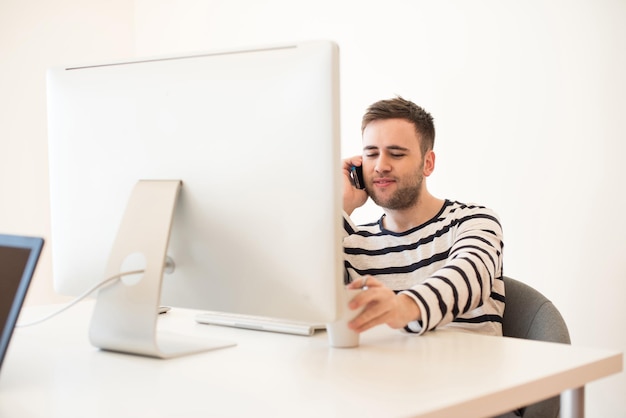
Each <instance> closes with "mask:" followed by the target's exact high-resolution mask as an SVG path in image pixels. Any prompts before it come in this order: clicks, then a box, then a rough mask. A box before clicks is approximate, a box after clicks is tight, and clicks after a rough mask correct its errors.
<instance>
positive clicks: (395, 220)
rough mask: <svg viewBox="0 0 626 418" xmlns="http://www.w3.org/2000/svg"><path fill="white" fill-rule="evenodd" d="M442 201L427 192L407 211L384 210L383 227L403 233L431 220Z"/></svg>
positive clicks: (439, 208) (437, 211)
mask: <svg viewBox="0 0 626 418" xmlns="http://www.w3.org/2000/svg"><path fill="white" fill-rule="evenodd" d="M443 203H444V201H443V200H442V199H437V198H436V197H434V196H433V195H431V194H430V193H428V192H424V193H423V194H422V195H420V197H419V199H418V201H417V202H416V203H415V205H413V206H411V207H410V208H407V209H401V210H389V209H385V218H384V220H383V225H384V227H385V229H388V230H390V231H393V232H404V231H408V230H409V229H411V228H415V227H416V226H419V225H422V224H423V223H425V222H427V221H429V220H431V219H432V218H433V217H434V216H435V215H436V214H437V213H439V211H440V210H441V207H442V206H443Z"/></svg>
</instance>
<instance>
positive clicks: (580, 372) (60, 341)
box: [0, 302, 622, 418]
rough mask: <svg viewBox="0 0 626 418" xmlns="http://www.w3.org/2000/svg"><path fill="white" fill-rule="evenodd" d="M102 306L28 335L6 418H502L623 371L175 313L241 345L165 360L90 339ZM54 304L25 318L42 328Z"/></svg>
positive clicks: (495, 346)
mask: <svg viewBox="0 0 626 418" xmlns="http://www.w3.org/2000/svg"><path fill="white" fill-rule="evenodd" d="M92 309H93V304H92V303H90V302H87V303H82V304H79V305H78V306H76V307H74V308H72V309H71V310H69V311H67V312H65V313H62V314H61V315H59V316H58V317H55V318H53V319H50V320H49V321H47V322H45V323H42V324H40V325H36V326H33V327H28V328H18V329H17V330H16V332H15V335H14V336H13V340H12V341H11V345H10V347H9V352H8V353H7V357H6V358H5V361H4V364H3V368H2V371H1V373H0V416H2V417H10V416H15V417H21V418H28V417H63V418H68V417H85V416H89V417H138V416H142V417H151V418H153V417H179V416H180V417H200V416H201V417H252V416H263V417H266V416H267V417H290V418H292V417H342V418H343V417H352V416H354V417H360V418H363V417H386V418H387V417H452V416H463V417H467V418H471V417H485V416H493V415H497V414H498V413H502V412H505V411H507V410H511V409H514V408H515V407H518V406H522V405H524V404H529V403H533V402H535V401H537V400H540V399H543V398H547V397H550V396H554V395H556V394H558V393H560V392H562V391H564V390H567V389H573V388H576V387H580V386H584V385H585V384H586V383H588V382H591V381H593V380H596V379H600V378H602V377H605V376H608V375H610V374H613V373H618V372H620V371H621V370H622V353H620V352H617V351H611V350H603V349H591V348H584V347H576V346H568V345H561V344H553V343H540V342H534V341H526V340H519V339H511V338H497V337H485V336H479V335H473V334H468V333H461V332H447V331H436V332H431V333H429V334H427V335H424V336H419V337H418V336H414V335H408V334H404V333H402V332H399V331H394V330H391V329H389V328H387V327H384V326H382V327H377V328H375V329H373V330H370V331H367V332H365V333H364V334H362V336H361V346H360V347H358V348H355V349H337V348H331V347H329V345H328V341H327V336H326V334H325V332H321V333H319V334H317V335H316V336H313V337H302V336H292V335H283V334H275V333H267V332H262V331H246V330H238V329H231V328H224V327H218V326H210V325H200V324H196V323H195V322H194V320H193V315H194V313H195V312H194V311H187V310H183V309H173V310H172V311H171V312H170V313H168V314H166V315H162V316H161V318H160V319H159V328H160V329H163V330H173V331H176V332H179V333H183V334H188V335H196V336H198V337H207V338H221V339H225V340H232V341H236V342H237V344H238V345H237V346H236V347H230V348H224V349H220V350H216V351H210V352H205V353H201V354H194V355H190V356H186V357H181V358H175V359H169V360H159V359H152V358H146V357H139V356H134V355H127V354H118V353H112V352H105V351H100V350H98V349H96V348H94V347H92V346H91V345H90V343H89V341H88V327H89V319H90V316H91V311H92ZM51 310H53V309H52V307H49V306H48V307H31V308H27V309H25V311H24V313H23V314H22V317H21V320H23V321H26V320H30V319H36V318H38V317H40V316H41V315H43V314H44V313H46V312H50V311H51Z"/></svg>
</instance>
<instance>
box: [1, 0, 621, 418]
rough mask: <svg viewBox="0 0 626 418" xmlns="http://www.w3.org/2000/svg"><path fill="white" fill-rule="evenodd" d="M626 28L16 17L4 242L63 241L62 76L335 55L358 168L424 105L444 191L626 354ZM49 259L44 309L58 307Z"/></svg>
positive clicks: (240, 9)
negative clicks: (49, 112) (53, 117)
mask: <svg viewBox="0 0 626 418" xmlns="http://www.w3.org/2000/svg"><path fill="white" fill-rule="evenodd" d="M133 16H134V17H133ZM133 18H134V20H133ZM625 18H626V2H624V1H623V0H578V1H573V2H571V1H565V0H552V1H549V2H547V1H543V0H529V1H522V0H504V1H502V0H491V1H490V0H474V1H467V0H450V1H438V2H431V1H425V0H413V1H409V0H387V1H385V2H381V1H372V0H363V1H354V2H352V1H340V0H334V1H330V0H319V1H314V2H313V1H300V2H295V1H288V0H273V1H263V0H219V1H218V0H215V1H208V0H206V1H203V0H177V1H176V2H172V1H169V0H134V1H133V0H113V1H111V0H106V1H105V0H90V1H80V0H64V1H62V0H52V1H44V0H39V1H29V2H20V1H19V0H3V1H2V2H0V58H1V59H0V92H2V94H0V147H1V148H0V196H1V197H0V199H1V200H0V231H2V232H13V233H26V234H35V235H44V236H46V237H48V236H49V219H48V217H49V214H48V190H47V160H46V151H47V150H46V136H45V135H46V133H45V129H46V128H45V90H44V89H45V85H44V70H45V68H46V67H48V66H51V65H57V64H59V63H61V64H65V63H69V64H72V63H76V62H91V61H102V60H109V59H117V58H123V57H126V56H129V55H132V54H133V52H135V53H136V55H139V56H150V55H162V54H179V53H185V52H190V51H204V50H209V49H213V48H224V47H230V46H240V45H254V44H266V43H274V42H278V43H282V42H286V41H295V40H304V39H315V38H327V39H334V40H336V41H337V42H338V43H339V45H340V47H341V60H342V68H341V70H342V134H343V147H344V154H345V155H350V154H355V153H359V152H360V133H359V126H360V117H361V114H362V112H363V110H364V109H365V107H366V106H367V105H369V104H370V103H371V102H373V101H375V100H378V99H380V98H387V97H391V96H393V95H395V94H401V95H403V96H404V97H406V98H409V99H412V100H414V101H415V102H417V103H418V104H421V105H423V106H424V107H425V108H426V109H428V110H429V111H431V112H432V114H433V115H434V117H435V121H436V125H437V143H436V152H437V168H436V171H435V173H434V175H433V176H432V177H431V178H430V180H429V182H430V183H429V184H430V187H431V189H432V191H433V192H434V193H435V194H436V195H438V196H439V197H447V198H451V199H457V200H461V201H475V202H480V203H483V204H487V205H489V206H491V207H492V208H494V209H495V210H496V211H497V212H498V213H499V214H500V215H501V218H502V223H503V226H504V231H505V272H506V274H507V275H510V276H512V277H516V278H518V279H520V280H523V281H526V282H528V283H529V284H531V285H533V286H535V287H537V288H538V289H540V290H541V291H543V292H544V293H545V294H546V295H547V296H549V297H550V298H551V299H552V300H553V301H554V302H555V303H556V305H557V306H558V307H559V308H560V310H561V311H562V313H563V315H564V317H565V319H566V320H567V322H568V324H569V326H570V330H571V334H572V339H573V343H574V344H576V345H582V346H595V347H606V348H612V349H619V350H622V351H626V333H625V332H624V331H623V328H624V327H623V326H622V324H621V321H620V320H621V319H623V318H626V304H624V303H623V296H622V295H623V294H625V293H626V284H625V282H624V281H623V280H624V279H625V278H626V277H625V276H626V273H625V271H626V257H624V256H623V254H622V251H623V250H624V249H626V225H625V224H624V223H623V222H621V217H622V216H621V213H620V209H621V208H623V207H624V206H626V205H625V203H626V197H625V196H624V193H623V190H624V187H623V186H622V180H623V179H626V167H625V165H624V164H622V163H621V159H622V156H623V155H625V154H626V152H625V151H626V145H625V141H624V140H625V139H626V138H625V136H626V122H625V119H626V118H624V113H625V112H624V110H625V109H626V77H624V74H626V52H625V51H626V25H625V24H624V22H626V20H625ZM133 26H134V28H133ZM133 30H134V32H133ZM377 216H378V211H377V210H375V209H373V208H372V207H368V208H367V209H366V210H363V211H361V213H360V214H359V215H358V218H359V220H369V219H371V218H372V217H377ZM49 250H50V243H48V246H47V247H46V252H44V259H43V260H42V261H43V263H42V265H41V266H40V269H39V271H38V273H37V277H36V278H35V283H34V286H33V288H32V290H31V293H30V294H29V301H31V303H36V302H41V301H46V300H54V299H55V297H54V296H53V294H52V290H51V285H50V274H51V273H50V259H49ZM624 393H626V376H625V375H624V373H622V374H620V375H618V376H615V377H611V378H607V379H603V380H601V381H598V382H596V383H593V384H591V385H589V386H588V387H587V413H588V416H590V417H622V416H626V399H624V396H623V394H624Z"/></svg>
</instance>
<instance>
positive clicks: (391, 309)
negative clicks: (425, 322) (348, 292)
mask: <svg viewBox="0 0 626 418" xmlns="http://www.w3.org/2000/svg"><path fill="white" fill-rule="evenodd" d="M364 283H365V287H363V286H364ZM362 287H363V291H362V292H361V293H359V294H358V295H356V296H355V297H354V298H353V299H352V300H351V301H350V303H349V304H348V308H349V309H356V308H358V307H360V306H365V309H364V310H363V312H361V314H360V315H359V316H357V317H356V318H354V319H353V320H352V321H350V323H349V324H348V326H349V327H350V329H353V330H354V331H356V332H363V331H366V330H368V329H370V328H372V327H375V326H377V325H380V324H387V325H388V326H389V327H391V328H394V329H399V328H403V327H404V326H406V324H408V323H409V322H411V321H416V320H419V319H421V313H420V310H419V307H418V306H417V304H416V303H415V301H413V299H411V298H410V297H408V296H406V295H402V294H396V293H394V292H393V290H391V289H389V288H388V287H386V286H385V285H383V284H382V283H381V282H379V281H378V280H376V279H375V278H374V277H372V276H363V278H362V279H359V280H355V281H354V282H352V283H350V284H349V285H348V288H349V289H359V288H362Z"/></svg>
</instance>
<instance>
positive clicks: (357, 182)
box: [350, 165, 365, 190]
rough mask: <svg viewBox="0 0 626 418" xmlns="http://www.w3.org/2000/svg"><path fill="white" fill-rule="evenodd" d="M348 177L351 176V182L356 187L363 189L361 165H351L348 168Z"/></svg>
mask: <svg viewBox="0 0 626 418" xmlns="http://www.w3.org/2000/svg"><path fill="white" fill-rule="evenodd" d="M350 177H351V178H352V184H354V187H356V188H357V189H361V190H363V189H365V181H364V180H363V166H354V165H353V166H352V167H351V168H350Z"/></svg>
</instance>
